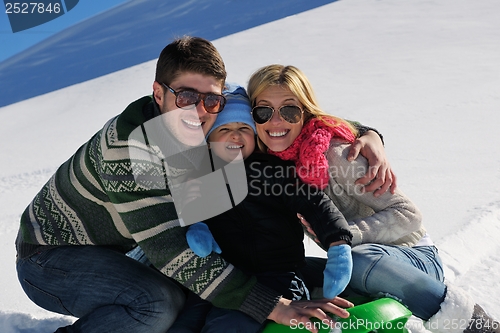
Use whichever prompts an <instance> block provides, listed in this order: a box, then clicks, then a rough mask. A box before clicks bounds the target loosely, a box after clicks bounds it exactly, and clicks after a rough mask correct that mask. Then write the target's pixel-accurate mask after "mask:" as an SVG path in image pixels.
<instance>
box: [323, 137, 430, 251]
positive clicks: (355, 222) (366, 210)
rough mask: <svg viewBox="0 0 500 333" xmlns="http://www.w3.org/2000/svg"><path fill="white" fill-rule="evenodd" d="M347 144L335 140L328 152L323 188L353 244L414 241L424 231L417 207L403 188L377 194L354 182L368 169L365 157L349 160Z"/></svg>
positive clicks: (408, 242) (406, 243) (411, 242)
mask: <svg viewBox="0 0 500 333" xmlns="http://www.w3.org/2000/svg"><path fill="white" fill-rule="evenodd" d="M349 149H350V146H349V145H348V144H345V143H334V142H332V146H331V147H330V150H329V152H328V153H327V158H328V161H329V166H330V179H331V181H330V185H329V187H328V188H327V189H325V192H326V193H327V194H328V195H329V196H330V197H331V198H332V200H333V201H334V202H335V203H336V204H337V207H338V208H339V209H340V211H341V212H342V213H343V214H344V215H345V216H346V219H347V221H348V223H349V224H350V227H351V232H352V233H353V236H354V237H353V246H354V245H357V244H361V243H384V244H402V243H404V244H405V245H413V243H416V242H417V241H418V240H419V239H420V237H421V236H422V235H423V234H424V232H425V231H424V229H423V227H422V223H421V220H422V217H421V214H420V211H419V210H418V208H417V207H416V206H415V205H414V204H413V203H412V202H411V200H410V199H409V198H408V197H406V196H405V195H404V194H403V193H402V192H400V191H399V190H398V191H395V193H394V195H391V194H390V193H384V194H382V195H381V196H380V197H378V198H376V197H375V196H374V194H373V193H369V192H365V191H363V190H362V188H361V185H359V184H357V183H356V180H357V179H358V178H359V176H360V175H364V174H365V173H366V171H367V168H368V164H367V161H366V159H365V158H364V157H361V156H358V158H356V159H355V160H354V161H352V162H349V161H348V160H347V156H348V153H349Z"/></svg>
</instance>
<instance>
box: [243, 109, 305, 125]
mask: <svg viewBox="0 0 500 333" xmlns="http://www.w3.org/2000/svg"><path fill="white" fill-rule="evenodd" d="M274 111H275V110H274V108H272V107H270V106H256V107H254V108H253V109H252V117H253V120H254V121H255V122H256V123H257V124H260V125H262V124H265V123H267V122H268V121H269V120H270V119H271V118H272V117H273V114H274ZM303 113H304V111H303V110H302V109H301V108H300V107H298V106H296V105H283V106H282V107H280V108H279V109H278V114H279V115H280V117H281V119H283V120H284V121H286V122H288V123H290V124H296V123H298V122H299V121H300V120H301V119H302V114H303Z"/></svg>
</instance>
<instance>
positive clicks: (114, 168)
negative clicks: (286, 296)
mask: <svg viewBox="0 0 500 333" xmlns="http://www.w3.org/2000/svg"><path fill="white" fill-rule="evenodd" d="M131 145H132V143H131V142H130V141H128V142H127V141H121V142H120V141H119V140H114V141H113V140H109V139H108V138H107V137H105V136H103V137H102V139H101V140H100V142H96V144H95V145H94V147H93V148H95V152H98V151H99V150H102V153H96V154H94V155H93V156H94V158H95V162H94V163H93V164H94V166H95V170H96V179H97V180H96V181H98V182H100V183H101V187H102V189H103V191H104V193H103V194H105V195H106V196H107V197H108V198H109V199H110V201H111V202H110V205H112V207H113V209H112V210H113V212H116V214H114V223H115V224H116V225H117V226H118V227H119V228H120V229H121V230H122V233H123V234H124V235H126V236H127V237H129V238H131V239H132V240H131V242H135V243H137V244H138V245H139V246H140V247H141V248H142V250H143V251H144V254H145V255H146V257H147V258H148V259H149V260H150V261H151V263H152V264H153V265H154V266H155V267H156V268H157V269H158V270H159V271H160V272H161V273H163V274H165V275H166V276H168V277H170V278H173V279H175V280H176V281H178V282H179V283H181V284H182V285H184V286H185V287H186V288H188V289H190V290H191V291H193V292H194V293H195V294H197V295H199V296H200V297H201V298H203V299H206V300H208V301H210V302H211V303H213V304H214V305H215V306H218V307H222V308H227V309H236V310H240V311H242V312H244V313H246V314H248V315H249V316H251V317H253V318H254V319H255V320H257V321H258V322H264V321H265V320H266V318H267V316H268V315H269V314H270V313H271V312H272V310H273V309H274V307H275V306H276V304H277V302H278V300H279V298H280V295H279V294H278V293H277V292H275V291H274V290H272V289H270V288H267V287H265V286H263V285H261V284H259V283H258V282H257V280H256V278H255V277H254V276H251V275H247V274H244V273H243V272H242V271H240V270H238V269H236V268H235V267H234V266H233V265H231V264H230V263H228V262H227V261H225V260H224V259H223V258H222V257H220V256H219V255H218V254H212V255H209V256H207V257H205V258H201V257H198V256H197V255H195V254H194V253H193V251H192V250H191V249H190V248H189V246H188V244H187V241H186V237H185V233H186V228H183V227H181V225H180V222H179V219H178V216H177V213H176V210H175V206H174V202H173V199H172V195H171V193H170V190H169V187H168V183H167V182H166V178H165V172H164V166H163V165H162V162H161V160H160V159H158V158H157V157H156V155H155V154H154V151H151V149H150V147H148V146H146V145H144V144H142V143H140V142H134V143H133V147H132V146H131ZM133 150H135V151H134V154H133V156H134V157H133V158H132V157H131V156H132V155H131V151H133ZM110 210H111V208H110Z"/></svg>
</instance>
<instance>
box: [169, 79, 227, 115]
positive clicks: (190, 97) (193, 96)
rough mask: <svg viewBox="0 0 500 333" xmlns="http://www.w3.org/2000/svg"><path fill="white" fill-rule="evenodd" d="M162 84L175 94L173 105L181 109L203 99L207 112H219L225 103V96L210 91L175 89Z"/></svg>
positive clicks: (188, 107)
mask: <svg viewBox="0 0 500 333" xmlns="http://www.w3.org/2000/svg"><path fill="white" fill-rule="evenodd" d="M162 85H163V86H164V87H165V88H167V89H168V90H169V91H170V92H171V93H172V94H174V95H175V105H177V107H178V108H181V109H191V108H193V105H194V106H197V105H198V104H199V103H200V102H201V101H203V107H204V108H205V110H206V111H207V112H208V113H219V112H221V111H222V109H224V106H225V105H226V97H224V96H222V95H217V94H212V93H200V92H197V91H196V90H181V91H175V90H174V89H172V88H170V87H169V86H167V85H166V84H165V83H162Z"/></svg>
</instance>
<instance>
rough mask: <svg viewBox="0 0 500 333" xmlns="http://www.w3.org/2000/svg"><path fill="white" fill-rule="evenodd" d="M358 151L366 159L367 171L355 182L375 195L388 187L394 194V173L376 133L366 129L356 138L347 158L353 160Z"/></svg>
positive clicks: (395, 185)
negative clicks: (364, 132) (363, 133)
mask: <svg viewBox="0 0 500 333" xmlns="http://www.w3.org/2000/svg"><path fill="white" fill-rule="evenodd" d="M360 153H361V155H363V156H364V157H365V158H366V159H367V160H368V172H367V173H366V175H365V176H363V177H361V178H359V179H358V180H356V184H360V185H363V186H364V190H365V191H366V192H373V195H374V196H376V197H378V196H380V195H382V194H384V193H385V192H387V190H389V189H390V191H391V193H392V194H394V192H395V191H396V187H397V184H396V174H395V173H394V171H393V170H392V169H391V166H390V164H389V161H388V160H387V156H386V155H385V149H384V145H383V144H382V140H380V137H379V136H378V134H377V133H375V132H374V131H368V132H366V134H365V135H363V136H362V137H360V138H358V139H356V141H354V143H353V144H352V146H351V149H350V151H349V155H347V160H348V161H354V160H355V159H356V158H357V157H358V155H359V154H360Z"/></svg>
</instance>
